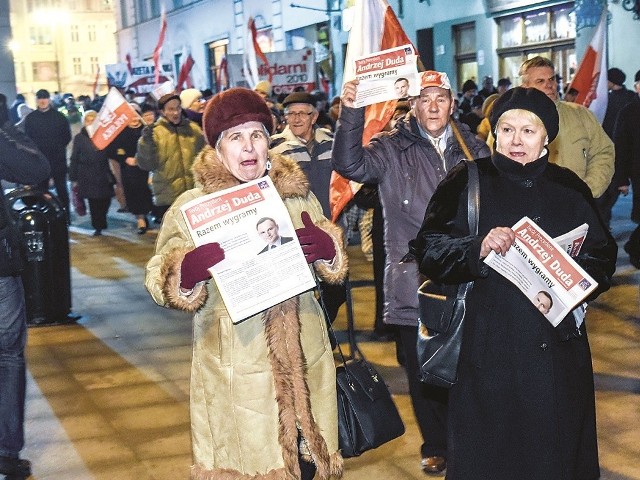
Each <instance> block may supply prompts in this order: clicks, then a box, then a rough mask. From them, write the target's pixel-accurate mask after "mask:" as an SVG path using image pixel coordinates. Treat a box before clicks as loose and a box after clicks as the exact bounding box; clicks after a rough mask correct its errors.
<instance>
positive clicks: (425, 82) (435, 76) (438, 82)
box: [420, 70, 451, 90]
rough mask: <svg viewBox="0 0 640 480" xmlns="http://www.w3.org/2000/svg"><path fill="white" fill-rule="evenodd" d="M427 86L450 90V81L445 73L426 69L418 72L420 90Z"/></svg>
mask: <svg viewBox="0 0 640 480" xmlns="http://www.w3.org/2000/svg"><path fill="white" fill-rule="evenodd" d="M428 87H438V88H445V89H447V90H451V82H450V81H449V77H448V76H447V74H446V73H444V72H436V71H434V70H427V71H425V72H421V73H420V90H422V89H423V88H428Z"/></svg>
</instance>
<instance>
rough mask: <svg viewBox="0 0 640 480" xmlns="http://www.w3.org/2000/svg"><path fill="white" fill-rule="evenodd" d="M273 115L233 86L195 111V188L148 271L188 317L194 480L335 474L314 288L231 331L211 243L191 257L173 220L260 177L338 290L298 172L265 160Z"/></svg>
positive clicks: (219, 255)
mask: <svg viewBox="0 0 640 480" xmlns="http://www.w3.org/2000/svg"><path fill="white" fill-rule="evenodd" d="M271 122H272V120H271V112H270V111H269V108H268V107H267V105H266V103H265V102H264V100H262V98H261V97H260V96H259V95H258V94H257V93H255V92H253V91H251V90H248V89H243V88H232V89H230V90H227V91H225V92H223V93H220V94H218V95H216V96H215V97H214V98H213V99H212V100H211V101H210V102H209V103H208V105H207V108H206V110H205V113H204V125H205V127H204V130H205V135H206V138H207V141H208V143H209V145H208V146H207V147H205V149H203V151H202V152H201V153H200V154H199V155H198V157H197V159H196V161H195V163H194V166H193V173H194V178H195V180H196V184H197V187H196V188H194V189H192V190H190V191H188V192H185V193H184V194H182V195H181V196H180V197H179V198H178V199H177V200H176V202H175V203H174V204H173V205H172V206H171V208H170V209H169V211H168V212H167V214H166V216H165V217H164V221H163V224H162V227H161V229H160V232H159V234H158V240H157V244H156V252H155V255H154V256H153V257H152V258H151V260H150V261H149V263H148V265H147V269H146V280H145V285H146V287H147V289H148V290H149V292H150V293H151V295H152V296H153V298H154V300H155V301H156V302H157V303H158V304H160V305H163V306H166V307H171V308H177V309H181V310H185V311H189V312H194V313H195V316H194V320H193V322H194V327H193V361H192V367H191V428H192V448H193V456H194V466H193V468H192V473H191V478H192V479H198V480H200V479H225V480H227V479H229V480H231V479H246V480H249V479H269V480H271V479H273V480H276V479H282V480H284V479H311V478H313V477H314V474H316V473H317V477H316V478H319V479H328V478H331V477H335V478H339V477H340V476H341V475H342V469H343V461H342V457H341V455H340V453H339V451H338V431H337V430H338V426H337V401H336V387H335V367H334V362H333V354H332V351H331V347H330V342H329V338H328V336H327V330H326V323H325V320H324V317H323V314H322V310H321V308H320V306H319V304H318V303H317V301H316V298H315V296H314V294H313V292H312V291H308V292H305V293H303V294H301V295H298V296H296V297H293V298H291V299H289V300H286V301H284V302H282V303H280V304H277V305H275V306H273V307H271V308H269V309H267V310H265V311H264V312H262V313H260V314H257V315H255V316H253V317H250V318H248V319H247V320H244V321H243V322H241V323H238V324H233V323H232V322H231V319H230V317H229V313H228V311H227V310H226V308H225V305H224V303H223V301H222V298H221V296H220V292H219V290H218V288H217V286H216V284H215V282H214V281H213V280H211V278H210V276H209V273H208V271H207V268H209V267H211V266H213V265H215V264H216V263H218V262H220V261H221V260H222V259H224V251H223V249H222V248H221V247H220V245H219V244H218V243H210V244H206V245H202V246H200V247H198V248H195V246H194V243H193V241H192V240H191V237H190V235H189V233H188V231H187V226H186V224H185V221H184V219H183V217H182V215H181V213H180V207H181V206H182V205H183V204H184V203H185V202H188V201H190V200H193V199H195V198H197V197H199V196H202V195H206V194H209V193H213V192H217V191H220V190H224V189H226V188H229V187H232V186H235V185H238V184H241V183H243V182H247V181H251V180H254V179H257V178H260V177H263V176H266V175H269V176H270V177H271V179H272V181H273V183H274V185H275V187H276V189H277V190H278V193H279V194H280V196H281V198H282V199H283V201H284V204H285V206H286V207H287V209H288V211H289V214H290V216H291V219H292V221H293V224H294V226H295V227H296V228H297V230H296V234H297V235H298V237H299V239H300V243H301V244H302V248H303V251H304V253H305V257H306V258H307V261H308V263H309V264H310V267H311V268H312V269H313V271H314V272H315V274H316V275H318V276H319V277H320V278H322V279H323V280H325V281H328V282H333V283H338V282H341V281H343V279H344V277H345V276H346V272H347V257H346V254H345V250H344V245H343V243H342V233H341V231H340V229H339V228H338V227H336V226H335V225H333V224H332V223H330V222H329V221H328V220H327V219H326V218H325V217H323V215H322V207H321V206H320V203H319V202H318V201H317V199H316V198H315V196H314V195H313V193H311V191H310V190H309V183H308V181H307V179H306V177H305V175H304V173H303V172H302V170H301V169H300V167H299V166H298V164H297V163H296V162H295V161H293V160H291V159H289V158H287V157H284V156H275V155H272V156H271V157H270V158H269V156H268V146H269V133H268V132H269V131H270V127H271Z"/></svg>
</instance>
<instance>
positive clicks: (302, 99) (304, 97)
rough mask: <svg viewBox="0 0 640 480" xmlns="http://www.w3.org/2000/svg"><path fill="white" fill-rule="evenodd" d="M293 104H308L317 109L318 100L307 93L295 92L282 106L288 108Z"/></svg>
mask: <svg viewBox="0 0 640 480" xmlns="http://www.w3.org/2000/svg"><path fill="white" fill-rule="evenodd" d="M293 103H308V104H309V105H311V106H313V107H315V106H316V99H315V98H314V97H313V95H311V94H310V93H307V92H293V93H290V94H289V95H287V96H286V98H285V99H284V100H283V101H282V106H283V107H284V108H287V107H288V106H289V105H291V104H293Z"/></svg>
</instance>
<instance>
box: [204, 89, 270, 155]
mask: <svg viewBox="0 0 640 480" xmlns="http://www.w3.org/2000/svg"><path fill="white" fill-rule="evenodd" d="M246 122H261V123H262V124H263V125H264V126H265V127H266V128H267V131H268V132H271V130H272V129H273V119H272V118H271V111H270V110H269V107H268V106H267V104H266V102H265V101H264V99H263V98H262V96H260V94H259V93H256V92H254V91H253V90H249V89H247V88H242V87H234V88H230V89H229V90H225V91H224V92H221V93H218V94H217V95H215V96H214V97H213V98H212V99H211V100H209V101H208V102H207V106H206V107H205V109H204V116H203V118H202V123H203V126H204V135H205V138H206V139H207V142H208V143H209V145H211V146H214V145H215V144H216V141H217V140H218V137H220V134H221V133H222V132H224V131H225V130H227V129H229V128H233V127H237V126H238V125H241V124H243V123H246Z"/></svg>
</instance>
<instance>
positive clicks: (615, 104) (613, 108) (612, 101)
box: [602, 85, 638, 140]
mask: <svg viewBox="0 0 640 480" xmlns="http://www.w3.org/2000/svg"><path fill="white" fill-rule="evenodd" d="M636 98H638V95H637V94H636V92H633V91H631V90H627V89H626V88H625V86H624V85H623V86H622V88H620V89H618V90H609V97H608V98H607V111H606V113H605V114H604V119H603V120H602V128H603V129H604V131H605V132H606V134H607V135H608V136H609V138H610V139H611V140H613V131H614V128H615V126H616V120H617V119H618V115H619V114H620V111H621V110H622V109H623V108H624V107H625V106H627V105H629V103H631V102H633V101H634V100H635V99H636Z"/></svg>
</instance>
